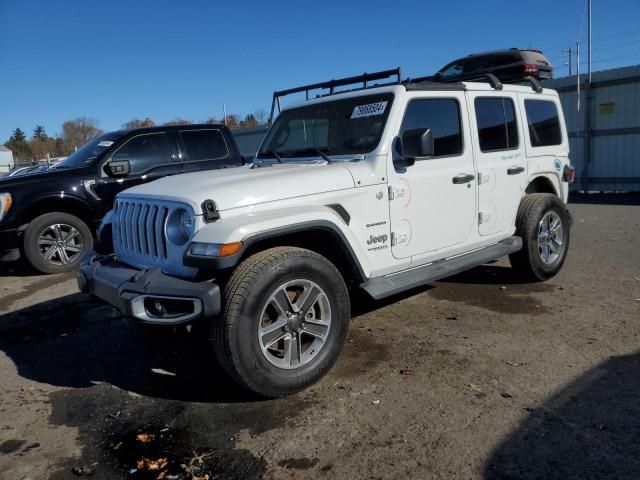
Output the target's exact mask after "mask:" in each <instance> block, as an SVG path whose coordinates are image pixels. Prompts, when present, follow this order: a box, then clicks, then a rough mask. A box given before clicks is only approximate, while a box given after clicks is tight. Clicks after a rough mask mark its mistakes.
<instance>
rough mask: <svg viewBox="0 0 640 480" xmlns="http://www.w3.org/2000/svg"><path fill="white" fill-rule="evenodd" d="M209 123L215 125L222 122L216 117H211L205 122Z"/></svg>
mask: <svg viewBox="0 0 640 480" xmlns="http://www.w3.org/2000/svg"><path fill="white" fill-rule="evenodd" d="M205 123H207V124H208V125H213V124H214V123H222V122H221V121H220V120H218V119H217V118H216V117H209V118H207V121H206V122H205Z"/></svg>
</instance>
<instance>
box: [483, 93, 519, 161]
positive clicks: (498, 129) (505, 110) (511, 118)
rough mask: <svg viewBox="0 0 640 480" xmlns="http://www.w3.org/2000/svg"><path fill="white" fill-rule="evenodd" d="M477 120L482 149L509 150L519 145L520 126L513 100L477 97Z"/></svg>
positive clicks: (485, 150) (486, 150) (489, 150)
mask: <svg viewBox="0 0 640 480" xmlns="http://www.w3.org/2000/svg"><path fill="white" fill-rule="evenodd" d="M475 109H476V122H477V124H478V139H479V142H480V150H482V151H483V152H491V151H494V150H509V149H512V148H516V147H517V146H518V127H517V125H516V112H515V107H514V105H513V100H511V99H510V98H496V97H492V98H476V100H475Z"/></svg>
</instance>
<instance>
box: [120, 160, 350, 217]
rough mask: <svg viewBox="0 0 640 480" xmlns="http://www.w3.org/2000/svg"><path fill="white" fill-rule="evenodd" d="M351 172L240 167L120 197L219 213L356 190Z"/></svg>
mask: <svg viewBox="0 0 640 480" xmlns="http://www.w3.org/2000/svg"><path fill="white" fill-rule="evenodd" d="M354 186H355V185H354V181H353V177H352V175H351V173H350V172H349V170H348V169H347V168H346V167H345V166H344V165H343V164H339V163H332V164H326V163H314V164H309V163H287V164H274V165H262V166H260V167H251V166H250V165H247V166H244V167H236V168H229V169H222V170H206V171H203V172H197V173H188V174H183V175H174V176H172V177H165V178H161V179H159V180H156V181H154V182H150V183H147V184H144V185H140V186H137V187H133V188H130V189H128V190H125V191H124V192H122V193H120V194H119V195H118V197H127V196H129V197H137V198H139V197H141V196H144V197H153V198H158V199H164V200H171V201H176V202H184V203H189V204H191V205H192V206H193V208H194V209H195V211H199V210H200V205H202V202H203V201H205V200H208V199H210V200H213V201H214V202H215V203H216V206H217V207H218V210H229V209H231V208H237V207H246V206H249V205H256V204H260V203H266V202H273V201H276V200H285V199H288V198H297V197H302V196H305V195H313V194H318V193H326V192H332V191H337V190H346V189H349V188H354Z"/></svg>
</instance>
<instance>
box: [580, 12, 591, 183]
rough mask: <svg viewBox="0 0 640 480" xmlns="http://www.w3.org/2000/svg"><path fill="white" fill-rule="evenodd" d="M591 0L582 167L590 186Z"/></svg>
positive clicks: (583, 179) (585, 181) (585, 179)
mask: <svg viewBox="0 0 640 480" xmlns="http://www.w3.org/2000/svg"><path fill="white" fill-rule="evenodd" d="M591 18H592V17H591V0H587V24H588V28H589V32H588V34H587V78H586V82H585V84H586V85H585V97H586V99H587V101H586V107H585V109H584V166H583V169H582V185H583V189H584V190H588V188H589V164H590V163H591V110H592V108H591V107H592V105H591V103H592V102H591V100H592V99H591Z"/></svg>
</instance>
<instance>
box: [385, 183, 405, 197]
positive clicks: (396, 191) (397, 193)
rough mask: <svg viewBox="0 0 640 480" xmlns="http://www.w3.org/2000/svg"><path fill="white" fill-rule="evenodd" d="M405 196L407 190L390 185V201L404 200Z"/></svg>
mask: <svg viewBox="0 0 640 480" xmlns="http://www.w3.org/2000/svg"><path fill="white" fill-rule="evenodd" d="M404 195H405V189H404V188H402V187H394V186H393V185H389V200H395V199H397V198H402V197H404Z"/></svg>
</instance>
